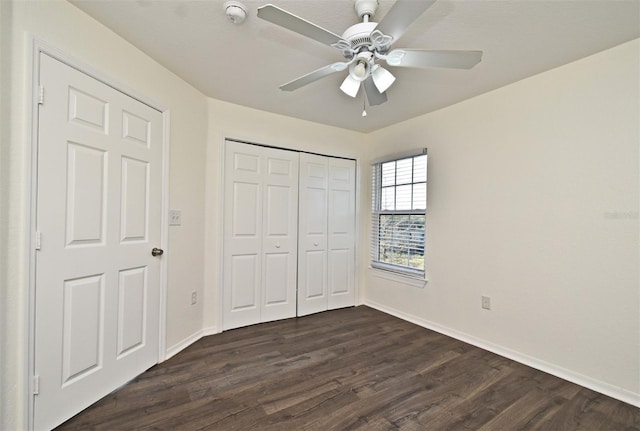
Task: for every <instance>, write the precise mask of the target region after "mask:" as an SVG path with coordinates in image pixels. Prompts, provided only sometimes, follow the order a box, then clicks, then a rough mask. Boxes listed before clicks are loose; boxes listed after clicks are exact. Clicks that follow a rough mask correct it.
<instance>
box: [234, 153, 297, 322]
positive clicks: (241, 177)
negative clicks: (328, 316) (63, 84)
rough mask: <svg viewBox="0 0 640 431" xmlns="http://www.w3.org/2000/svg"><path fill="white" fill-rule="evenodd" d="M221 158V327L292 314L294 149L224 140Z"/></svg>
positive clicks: (295, 250)
mask: <svg viewBox="0 0 640 431" xmlns="http://www.w3.org/2000/svg"><path fill="white" fill-rule="evenodd" d="M225 160H226V163H225V202H224V208H225V214H224V227H225V228H224V230H225V237H224V252H223V253H224V258H223V261H224V269H223V272H224V273H223V297H224V299H223V304H224V305H223V329H225V330H226V329H231V328H237V327H240V326H246V325H252V324H255V323H259V322H267V321H271V320H277V319H284V318H288V317H293V316H295V313H296V273H297V269H296V258H297V238H298V237H297V219H298V186H297V184H298V154H297V153H294V152H291V151H284V150H278V149H273V148H265V147H258V146H255V145H249V144H241V143H237V142H232V141H227V142H226V143H225ZM249 261H250V262H251V263H249Z"/></svg>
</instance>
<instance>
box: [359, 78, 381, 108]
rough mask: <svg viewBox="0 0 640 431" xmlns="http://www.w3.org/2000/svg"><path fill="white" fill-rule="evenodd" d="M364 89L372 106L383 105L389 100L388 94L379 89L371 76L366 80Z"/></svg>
mask: <svg viewBox="0 0 640 431" xmlns="http://www.w3.org/2000/svg"><path fill="white" fill-rule="evenodd" d="M364 91H365V93H367V100H369V105H371V106H375V105H381V104H383V103H384V102H386V101H387V95H386V94H385V93H380V92H379V91H378V89H377V88H376V84H375V83H374V82H373V78H372V77H371V76H370V77H368V78H367V79H365V80H364Z"/></svg>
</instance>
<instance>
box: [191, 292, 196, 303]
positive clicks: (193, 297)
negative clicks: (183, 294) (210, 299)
mask: <svg viewBox="0 0 640 431" xmlns="http://www.w3.org/2000/svg"><path fill="white" fill-rule="evenodd" d="M197 303H198V292H196V291H195V290H194V291H193V292H191V305H196V304H197Z"/></svg>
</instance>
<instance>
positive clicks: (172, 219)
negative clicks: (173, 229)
mask: <svg viewBox="0 0 640 431" xmlns="http://www.w3.org/2000/svg"><path fill="white" fill-rule="evenodd" d="M181 224H182V211H180V210H169V226H180V225H181Z"/></svg>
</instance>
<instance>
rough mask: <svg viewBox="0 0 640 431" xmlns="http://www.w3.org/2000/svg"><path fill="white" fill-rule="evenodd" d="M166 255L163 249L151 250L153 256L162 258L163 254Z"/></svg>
mask: <svg viewBox="0 0 640 431" xmlns="http://www.w3.org/2000/svg"><path fill="white" fill-rule="evenodd" d="M163 253H164V250H163V249H161V248H155V247H154V248H153V250H151V256H162V254H163Z"/></svg>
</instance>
